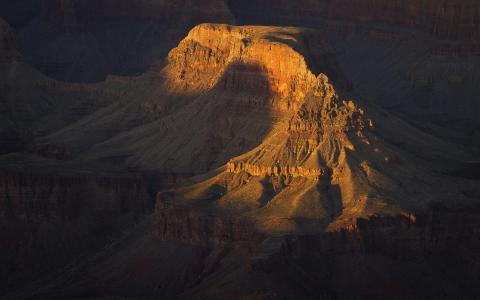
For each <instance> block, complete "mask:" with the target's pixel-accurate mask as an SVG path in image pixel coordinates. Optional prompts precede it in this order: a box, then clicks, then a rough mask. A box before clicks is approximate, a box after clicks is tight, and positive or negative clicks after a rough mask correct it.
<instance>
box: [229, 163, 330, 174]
mask: <svg viewBox="0 0 480 300" xmlns="http://www.w3.org/2000/svg"><path fill="white" fill-rule="evenodd" d="M227 172H229V173H234V174H239V173H241V172H246V173H247V174H249V175H252V176H286V177H320V176H322V175H324V174H325V171H324V170H321V169H308V168H303V167H290V166H284V167H282V166H273V167H267V166H257V165H252V164H248V163H242V162H239V163H236V162H234V161H231V162H228V163H227Z"/></svg>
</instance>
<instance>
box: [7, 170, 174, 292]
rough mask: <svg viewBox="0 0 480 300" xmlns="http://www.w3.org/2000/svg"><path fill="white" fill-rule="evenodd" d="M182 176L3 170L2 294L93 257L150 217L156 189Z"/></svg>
mask: <svg viewBox="0 0 480 300" xmlns="http://www.w3.org/2000/svg"><path fill="white" fill-rule="evenodd" d="M31 169H33V167H32V168H31ZM178 178H179V177H178V176H176V175H175V174H145V175H142V174H126V175H120V174H104V175H100V174H98V175H93V174H89V173H81V172H73V171H71V172H67V171H63V173H62V172H58V171H57V172H55V171H53V170H52V171H51V172H45V171H37V172H35V171H30V172H25V171H19V170H10V171H6V170H4V171H2V173H1V175H0V240H1V244H2V246H1V247H0V257H1V261H0V265H1V266H2V268H1V269H2V271H1V272H0V276H1V278H2V285H1V288H0V290H1V291H2V292H4V291H7V290H9V289H12V288H15V287H16V285H17V284H21V283H22V282H24V280H30V279H34V278H36V277H37V276H38V275H39V274H45V273H48V272H51V271H52V270H55V269H56V268H59V267H62V266H64V265H65V264H67V263H70V262H71V261H72V260H74V259H78V258H79V257H81V256H85V255H91V254H92V253H94V252H95V251H97V250H98V249H100V248H101V247H102V246H104V245H106V244H107V243H109V242H111V241H112V240H113V239H115V238H116V237H117V236H118V235H119V234H121V233H122V232H123V231H124V230H128V229H129V228H130V227H131V226H132V225H133V224H135V223H137V222H139V221H141V220H142V219H143V218H144V217H145V216H146V215H148V214H149V213H150V212H151V211H152V210H153V205H154V195H155V191H157V190H159V189H160V190H161V189H163V188H165V187H168V186H170V185H172V184H173V183H175V182H176V180H178Z"/></svg>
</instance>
